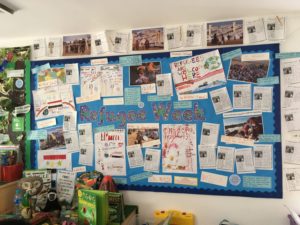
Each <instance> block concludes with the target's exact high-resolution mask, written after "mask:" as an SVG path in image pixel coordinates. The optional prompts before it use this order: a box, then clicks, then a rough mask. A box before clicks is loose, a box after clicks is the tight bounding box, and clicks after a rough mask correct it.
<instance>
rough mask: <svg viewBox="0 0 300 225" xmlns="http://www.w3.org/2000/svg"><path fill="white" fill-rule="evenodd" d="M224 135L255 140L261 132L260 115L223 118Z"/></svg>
mask: <svg viewBox="0 0 300 225" xmlns="http://www.w3.org/2000/svg"><path fill="white" fill-rule="evenodd" d="M224 127H225V135H226V136H232V137H239V138H245V139H252V140H255V141H257V140H258V136H259V135H260V134H263V122H262V116H240V117H235V118H225V119H224Z"/></svg>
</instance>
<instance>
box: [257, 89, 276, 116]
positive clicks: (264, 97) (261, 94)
mask: <svg viewBox="0 0 300 225" xmlns="http://www.w3.org/2000/svg"><path fill="white" fill-rule="evenodd" d="M272 109H273V87H258V86H255V87H254V89H253V110H259V111H262V112H272Z"/></svg>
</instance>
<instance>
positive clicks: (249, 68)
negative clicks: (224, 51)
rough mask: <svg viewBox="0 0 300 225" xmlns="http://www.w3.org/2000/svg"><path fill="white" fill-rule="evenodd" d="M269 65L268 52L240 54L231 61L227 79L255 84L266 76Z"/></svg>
mask: <svg viewBox="0 0 300 225" xmlns="http://www.w3.org/2000/svg"><path fill="white" fill-rule="evenodd" d="M269 64H270V54H269V53H268V52H262V53H249V54H242V55H241V56H238V57H234V58H233V59H231V63H230V67H229V71H228V76H227V79H228V80H234V81H240V82H250V83H257V79H258V78H265V77H267V76H268V71H269Z"/></svg>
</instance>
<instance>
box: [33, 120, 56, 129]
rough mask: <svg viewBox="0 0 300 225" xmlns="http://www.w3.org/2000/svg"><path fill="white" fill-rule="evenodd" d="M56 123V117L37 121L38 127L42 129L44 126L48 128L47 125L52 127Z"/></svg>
mask: <svg viewBox="0 0 300 225" xmlns="http://www.w3.org/2000/svg"><path fill="white" fill-rule="evenodd" d="M55 125H56V119H55V118H51V119H47V120H40V121H36V127H37V129H42V128H46V127H52V126H55Z"/></svg>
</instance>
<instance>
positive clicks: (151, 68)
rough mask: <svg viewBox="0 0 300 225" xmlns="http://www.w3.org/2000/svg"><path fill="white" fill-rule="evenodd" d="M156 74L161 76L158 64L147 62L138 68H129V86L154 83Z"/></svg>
mask: <svg viewBox="0 0 300 225" xmlns="http://www.w3.org/2000/svg"><path fill="white" fill-rule="evenodd" d="M157 74H161V66H160V62H148V63H143V64H142V65H140V66H130V85H142V84H152V83H156V75H157Z"/></svg>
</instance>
